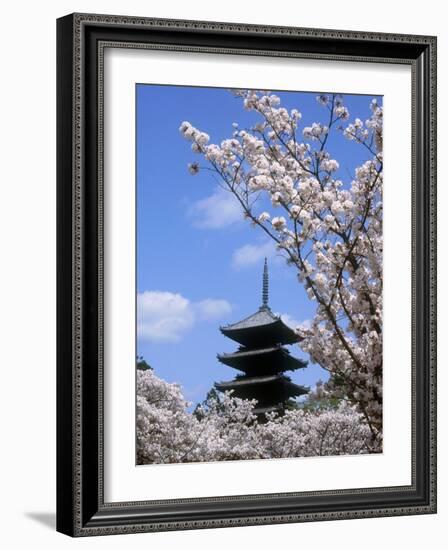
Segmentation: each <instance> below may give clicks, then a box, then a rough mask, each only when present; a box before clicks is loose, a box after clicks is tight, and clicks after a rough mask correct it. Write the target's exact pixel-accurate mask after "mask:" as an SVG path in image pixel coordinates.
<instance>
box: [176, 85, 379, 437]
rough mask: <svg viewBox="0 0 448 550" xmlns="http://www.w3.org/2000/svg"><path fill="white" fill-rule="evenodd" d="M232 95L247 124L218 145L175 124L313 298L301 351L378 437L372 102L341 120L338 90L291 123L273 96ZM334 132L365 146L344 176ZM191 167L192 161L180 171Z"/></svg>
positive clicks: (375, 125)
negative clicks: (305, 118)
mask: <svg viewBox="0 0 448 550" xmlns="http://www.w3.org/2000/svg"><path fill="white" fill-rule="evenodd" d="M235 93H236V95H237V96H239V97H240V98H241V99H242V101H243V105H244V108H245V109H246V110H249V111H253V112H255V113H256V114H258V115H259V122H258V123H256V124H255V125H254V126H253V127H252V128H250V129H239V126H238V124H234V125H233V132H232V135H231V137H229V138H228V139H225V140H223V141H222V142H221V143H219V144H216V143H210V137H209V135H208V134H206V133H204V132H201V131H200V130H198V129H196V128H195V127H194V126H193V125H192V124H191V123H190V122H183V123H182V124H181V127H180V131H181V133H182V135H184V136H185V137H186V138H187V139H188V140H190V141H191V142H192V149H193V151H194V152H195V153H197V154H199V155H201V156H202V157H203V159H204V160H205V161H206V163H207V167H208V168H210V169H211V170H212V171H214V172H215V174H216V175H217V176H218V177H219V178H220V180H221V182H222V184H223V185H224V186H225V187H226V188H227V189H228V190H230V191H231V192H232V193H233V194H234V196H235V199H236V200H237V201H238V203H239V204H240V205H241V210H242V215H243V216H244V217H245V218H246V219H248V220H249V221H250V222H251V223H252V224H253V225H255V226H256V227H259V228H260V229H262V230H263V232H264V234H267V235H269V237H270V238H271V239H272V240H273V241H274V242H275V245H276V247H277V250H278V251H279V253H281V254H282V255H283V256H284V257H285V259H286V261H287V263H288V264H289V265H290V266H292V267H293V268H294V269H295V270H296V272H297V276H298V280H299V281H300V282H301V283H302V284H303V285H304V287H305V289H306V292H307V294H308V296H309V298H310V299H311V300H313V301H315V303H316V314H315V316H314V318H313V319H312V322H311V323H309V324H307V325H306V326H303V327H300V328H299V329H298V331H299V335H300V336H301V339H302V340H301V344H300V345H301V347H302V349H303V350H304V351H306V352H308V353H309V354H310V357H311V359H312V361H315V362H317V363H319V364H320V365H321V366H322V367H323V368H324V369H326V370H328V371H329V373H330V375H331V377H330V382H329V384H328V389H329V390H331V391H333V392H335V395H341V396H343V397H344V398H347V399H348V400H349V401H350V402H351V403H353V404H355V405H356V406H357V410H358V411H359V412H360V413H361V414H363V415H364V417H365V419H366V421H367V422H368V425H369V427H370V429H371V431H372V434H374V435H376V436H378V437H380V435H381V430H382V249H383V237H382V213H383V205H382V182H383V151H382V128H383V109H382V107H381V106H380V105H379V103H378V102H377V101H376V100H373V101H372V102H371V104H370V116H369V117H368V118H367V119H366V120H361V119H359V118H355V119H354V120H353V121H351V120H350V113H349V111H348V109H347V107H346V106H345V105H344V101H343V98H342V97H341V96H339V95H325V94H321V95H319V96H318V97H317V101H318V103H319V104H320V105H321V106H322V109H323V112H324V114H325V117H326V119H327V120H325V122H319V121H317V122H314V123H312V124H311V125H310V126H306V127H303V128H301V127H300V120H301V113H300V112H299V111H298V110H297V109H292V110H291V111H288V110H287V109H285V108H284V107H282V106H281V101H280V98H279V97H278V96H277V95H276V94H273V93H270V92H257V91H254V90H238V91H237V92H235ZM338 131H340V132H342V133H343V135H344V136H345V137H346V138H347V139H348V140H349V141H351V142H354V144H355V145H354V146H358V147H361V148H362V151H363V152H364V154H365V160H364V161H363V162H362V163H361V164H360V165H359V166H358V167H357V168H356V170H355V171H354V174H353V177H352V178H351V179H350V180H348V181H346V180H344V178H343V175H342V174H341V173H340V169H339V162H338V161H337V159H335V158H333V156H332V155H331V151H330V145H331V135H332V134H333V133H334V132H338ZM347 145H348V144H347ZM348 146H349V145H348ZM350 146H352V145H350ZM198 170H199V163H195V168H194V170H191V169H190V171H191V172H192V173H197V171H198ZM260 198H261V200H260ZM268 204H270V205H271V207H267V205H268ZM259 205H262V209H261V211H260V209H259V208H260V206H259ZM270 208H272V210H270Z"/></svg>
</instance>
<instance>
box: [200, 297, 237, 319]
mask: <svg viewBox="0 0 448 550" xmlns="http://www.w3.org/2000/svg"><path fill="white" fill-rule="evenodd" d="M196 310H197V312H198V317H199V318H200V319H203V320H207V321H208V320H211V319H220V318H221V317H223V316H224V315H227V314H229V313H230V312H231V311H232V306H231V305H230V304H229V302H228V301H227V300H214V299H212V298H207V299H206V300H202V301H201V302H197V303H196Z"/></svg>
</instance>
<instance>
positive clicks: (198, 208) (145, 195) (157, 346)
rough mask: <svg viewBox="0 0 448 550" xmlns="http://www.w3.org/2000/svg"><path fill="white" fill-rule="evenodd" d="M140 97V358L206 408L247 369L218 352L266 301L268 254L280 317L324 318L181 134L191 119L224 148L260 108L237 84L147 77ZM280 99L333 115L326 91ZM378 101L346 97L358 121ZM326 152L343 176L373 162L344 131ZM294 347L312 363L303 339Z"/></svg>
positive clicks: (317, 114) (319, 373) (305, 378)
mask: <svg viewBox="0 0 448 550" xmlns="http://www.w3.org/2000/svg"><path fill="white" fill-rule="evenodd" d="M136 93H137V113H136V120H137V293H138V300H139V304H140V308H139V311H140V313H139V325H140V328H139V330H138V334H137V353H138V355H141V356H143V357H144V358H145V359H146V360H147V361H148V362H149V363H150V364H151V365H152V366H153V367H154V369H155V372H156V374H157V375H158V376H160V377H161V378H163V379H165V380H167V381H168V382H177V383H180V384H181V386H182V387H183V391H184V395H185V396H186V398H187V399H188V400H190V401H193V402H194V403H196V402H200V401H202V400H203V399H204V398H205V395H206V393H207V391H208V390H209V389H210V388H211V387H212V386H213V383H214V382H215V381H217V380H230V379H231V378H233V377H234V375H235V374H237V372H238V371H235V370H233V369H231V368H230V367H227V366H224V365H222V364H220V363H219V362H218V360H217V359H216V354H217V353H219V352H223V351H234V350H236V348H237V344H236V343H235V342H232V341H231V340H229V339H227V338H225V337H224V336H223V335H222V334H221V333H220V331H219V326H220V325H224V324H228V323H231V322H235V321H238V320H240V319H242V318H243V317H246V316H247V315H249V314H251V313H253V312H255V311H256V310H257V308H258V307H259V306H260V304H261V279H262V269H263V261H264V257H265V256H268V261H269V272H270V306H271V309H272V310H273V311H274V312H276V313H279V314H282V315H286V316H287V318H286V319H287V320H291V321H292V322H294V321H296V322H303V321H306V320H307V319H310V318H312V317H313V314H314V310H315V304H314V302H311V301H310V300H309V299H308V298H307V296H306V293H305V291H304V289H303V287H302V286H301V285H300V284H299V283H298V282H297V279H296V277H295V274H294V271H293V269H292V268H290V267H287V266H286V264H285V262H284V261H283V259H282V258H280V257H279V256H278V255H276V254H275V251H274V250H273V247H272V245H271V244H270V243H269V242H268V241H267V240H266V239H265V238H264V236H263V235H261V234H260V232H259V231H257V229H254V228H252V227H251V226H250V224H249V223H247V222H245V221H244V220H243V219H242V216H241V213H240V211H239V208H238V205H237V204H236V201H235V199H234V198H233V197H232V196H231V195H230V194H229V193H225V192H223V191H222V190H220V188H219V187H218V185H217V181H216V180H215V179H214V177H213V175H212V173H211V172H209V171H206V170H201V171H200V172H199V174H198V175H195V176H191V175H190V174H189V172H188V170H187V165H188V163H189V162H193V161H197V160H201V159H200V158H199V157H198V156H197V155H195V154H194V153H193V152H192V151H191V149H190V144H189V142H187V141H186V140H185V139H184V138H182V137H181V135H180V134H179V126H180V124H181V122H182V121H184V120H187V121H189V122H191V123H192V124H193V125H194V126H196V127H197V128H199V129H200V130H203V131H205V132H207V133H208V134H209V135H210V136H211V143H214V142H215V143H216V142H217V143H219V142H220V141H221V140H222V139H225V138H228V137H230V136H231V133H232V131H233V128H232V123H233V122H237V123H238V124H239V126H240V128H243V127H249V126H250V125H252V124H253V123H254V122H256V121H257V120H258V119H257V117H256V115H255V113H252V112H247V111H244V109H243V108H242V103H241V100H240V99H237V98H235V97H234V96H233V94H232V93H231V92H229V91H228V90H226V89H219V88H197V87H179V86H159V85H152V84H139V85H137V90H136ZM319 93H321V92H319ZM276 94H277V95H279V96H280V98H281V100H282V105H283V106H285V107H287V108H288V109H292V108H297V109H298V110H299V111H300V112H301V113H302V127H304V126H307V125H310V124H311V123H312V122H319V121H320V122H323V123H325V122H326V121H327V112H326V110H325V109H324V108H323V107H322V106H320V105H319V104H318V103H317V102H316V95H317V93H304V92H276ZM378 99H380V98H378ZM371 100H372V96H359V95H358V96H354V95H350V96H347V95H345V96H344V103H345V105H346V106H347V107H348V109H349V112H350V115H351V116H350V119H351V120H353V119H354V118H355V117H359V118H361V119H365V118H367V117H368V116H369V113H370V111H369V104H370V101H371ZM327 149H328V150H329V151H330V153H331V155H332V158H336V159H337V160H338V162H339V164H340V168H339V171H338V172H337V174H336V175H337V177H338V178H339V179H341V180H343V181H344V182H350V181H351V179H352V175H353V173H354V169H355V167H356V166H358V165H359V164H361V163H362V162H363V161H364V160H366V158H367V157H366V155H365V152H364V151H363V148H362V147H359V146H357V145H356V144H355V143H353V142H351V141H348V140H346V139H345V138H344V137H343V136H342V133H341V132H335V133H334V134H332V135H331V136H330V137H329V139H328V142H327ZM290 349H291V352H293V353H294V355H296V356H297V357H302V358H304V359H306V360H308V359H309V358H308V356H307V354H305V353H303V352H302V351H301V350H300V349H299V347H298V346H295V347H293V348H290ZM288 374H291V373H288ZM291 377H292V379H293V380H294V381H296V382H297V383H299V384H305V385H311V386H312V385H313V384H315V382H316V381H317V380H318V379H319V378H321V379H326V372H325V371H324V370H323V369H321V368H320V367H319V366H318V365H312V364H311V363H310V364H309V366H308V368H306V369H304V370H300V371H298V372H296V373H293V374H291Z"/></svg>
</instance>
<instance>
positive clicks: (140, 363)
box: [137, 355, 153, 370]
mask: <svg viewBox="0 0 448 550" xmlns="http://www.w3.org/2000/svg"><path fill="white" fill-rule="evenodd" d="M137 369H138V370H153V368H152V367H151V365H150V364H149V363H147V362H146V361H145V360H144V359H143V356H142V355H137Z"/></svg>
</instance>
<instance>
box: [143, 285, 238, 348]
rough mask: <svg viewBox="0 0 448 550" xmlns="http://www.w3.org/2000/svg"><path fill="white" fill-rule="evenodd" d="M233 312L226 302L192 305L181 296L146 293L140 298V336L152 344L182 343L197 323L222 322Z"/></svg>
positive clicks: (203, 301)
mask: <svg viewBox="0 0 448 550" xmlns="http://www.w3.org/2000/svg"><path fill="white" fill-rule="evenodd" d="M231 311H232V306H231V305H230V304H229V302H227V301H226V300H220V299H213V298H206V299H205V300H201V301H199V302H192V301H190V300H188V298H185V297H184V296H182V295H181V294H179V293H173V292H167V291H159V290H145V291H144V292H141V293H139V294H138V295H137V335H138V337H139V338H140V339H142V340H149V341H152V342H179V341H180V340H181V339H182V338H183V337H184V336H185V334H187V333H188V332H189V331H190V330H191V329H192V328H193V326H194V325H195V323H196V322H198V321H209V320H213V319H220V318H222V317H223V316H225V315H227V314H229V313H230V312H231Z"/></svg>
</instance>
